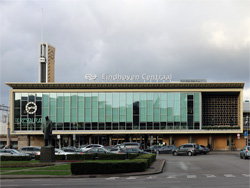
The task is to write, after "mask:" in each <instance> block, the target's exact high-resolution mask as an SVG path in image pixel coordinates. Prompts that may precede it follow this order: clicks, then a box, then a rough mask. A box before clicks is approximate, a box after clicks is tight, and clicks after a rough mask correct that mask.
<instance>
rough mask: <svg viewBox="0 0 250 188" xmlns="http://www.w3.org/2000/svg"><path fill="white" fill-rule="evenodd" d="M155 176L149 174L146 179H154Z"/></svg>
mask: <svg viewBox="0 0 250 188" xmlns="http://www.w3.org/2000/svg"><path fill="white" fill-rule="evenodd" d="M155 178H156V176H153V177H152V176H149V177H147V179H155Z"/></svg>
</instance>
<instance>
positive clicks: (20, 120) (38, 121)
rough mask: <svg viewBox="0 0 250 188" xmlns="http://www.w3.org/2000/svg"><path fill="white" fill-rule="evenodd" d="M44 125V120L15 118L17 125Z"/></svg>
mask: <svg viewBox="0 0 250 188" xmlns="http://www.w3.org/2000/svg"><path fill="white" fill-rule="evenodd" d="M20 122H21V123H42V118H15V123H20Z"/></svg>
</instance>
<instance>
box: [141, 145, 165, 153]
mask: <svg viewBox="0 0 250 188" xmlns="http://www.w3.org/2000/svg"><path fill="white" fill-rule="evenodd" d="M160 150H162V146H159V145H153V146H150V147H149V148H147V149H145V151H146V152H150V153H156V152H158V151H160Z"/></svg>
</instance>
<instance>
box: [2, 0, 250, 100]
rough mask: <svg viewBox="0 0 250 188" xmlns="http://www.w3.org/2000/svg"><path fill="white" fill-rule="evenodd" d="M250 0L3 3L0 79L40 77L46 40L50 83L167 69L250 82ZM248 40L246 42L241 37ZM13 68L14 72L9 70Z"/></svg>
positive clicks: (4, 89) (183, 75)
mask: <svg viewBox="0 0 250 188" xmlns="http://www.w3.org/2000/svg"><path fill="white" fill-rule="evenodd" d="M249 5H250V3H249V1H241V2H237V1H227V2H224V1H197V0H194V1H189V2H186V1H182V0H179V1H176V0H175V1H112V0H110V1H109V0H108V1H87V0H84V1H80V0H73V1H67V0H64V1H57V0H56V1H17V0H16V1H6V0H2V1H1V10H2V11H1V16H2V22H1V36H0V37H1V103H5V104H7V103H8V102H7V101H8V100H9V99H8V98H9V88H8V87H7V86H5V85H4V82H37V81H38V44H39V43H40V42H41V33H40V30H41V8H44V42H48V43H50V44H51V45H52V46H54V47H55V48H56V57H55V59H56V72H55V75H56V82H84V81H85V79H84V74H86V73H96V74H99V75H100V74H102V73H120V74H143V73H147V74H170V73H172V74H173V79H174V80H176V81H178V80H180V79H182V78H205V79H207V80H208V81H216V82H221V81H242V82H246V87H245V88H246V89H249V88H250V85H249V82H250V77H249V71H250V70H249V30H248V28H249V25H248V24H249V21H250V14H249V11H248V7H249ZM247 39H248V41H247ZM13 68H15V69H13Z"/></svg>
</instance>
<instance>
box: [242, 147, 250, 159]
mask: <svg viewBox="0 0 250 188" xmlns="http://www.w3.org/2000/svg"><path fill="white" fill-rule="evenodd" d="M249 157H250V146H245V147H244V148H243V149H242V150H240V158H241V159H242V158H244V159H248V158H249Z"/></svg>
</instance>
